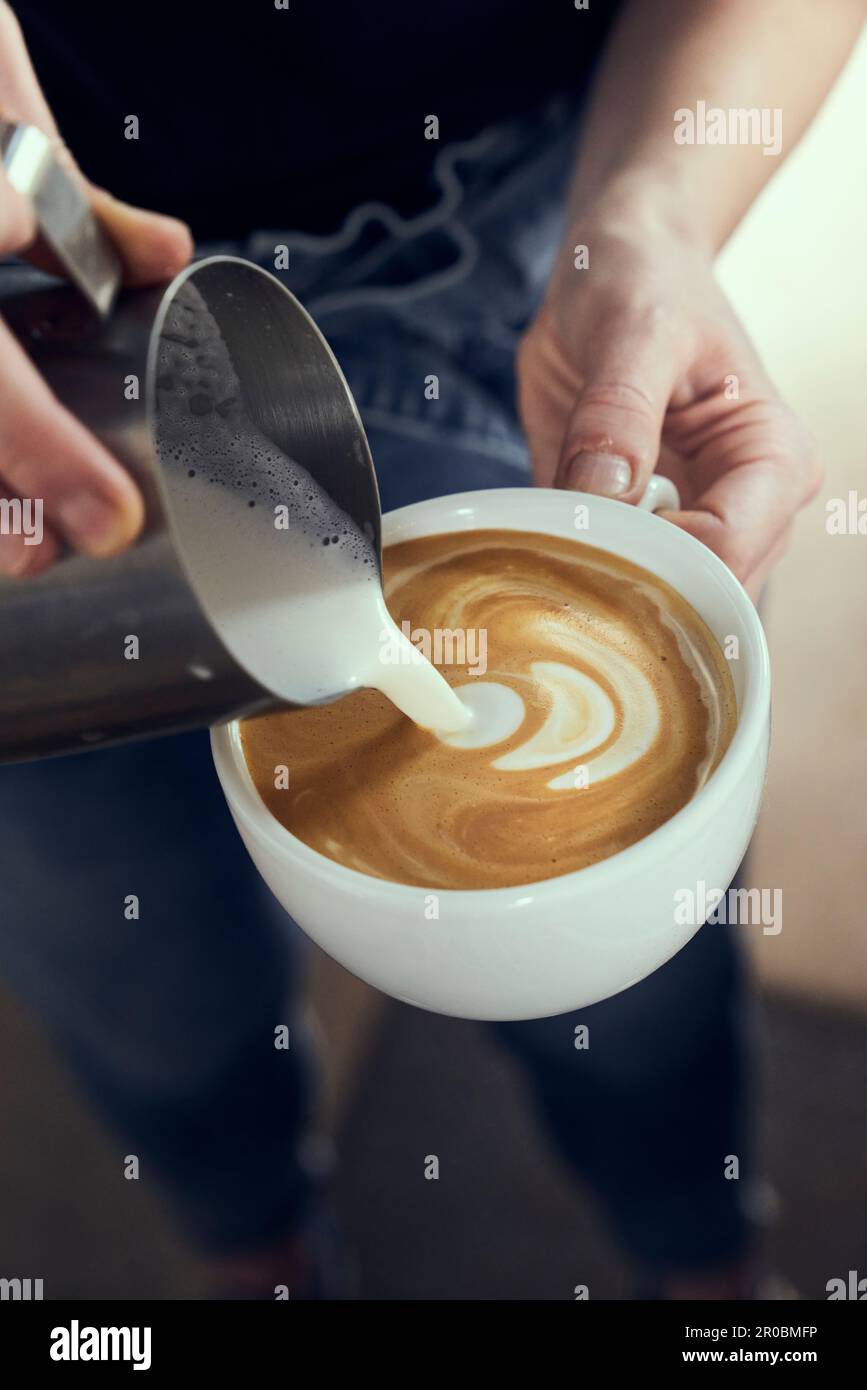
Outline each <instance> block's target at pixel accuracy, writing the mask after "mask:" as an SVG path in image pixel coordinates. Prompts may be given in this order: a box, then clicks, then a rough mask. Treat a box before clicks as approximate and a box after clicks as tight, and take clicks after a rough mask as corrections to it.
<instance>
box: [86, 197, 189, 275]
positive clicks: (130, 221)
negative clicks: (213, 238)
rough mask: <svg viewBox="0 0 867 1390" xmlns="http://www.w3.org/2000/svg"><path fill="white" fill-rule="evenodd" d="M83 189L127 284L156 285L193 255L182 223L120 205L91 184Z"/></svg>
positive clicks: (172, 273)
mask: <svg viewBox="0 0 867 1390" xmlns="http://www.w3.org/2000/svg"><path fill="white" fill-rule="evenodd" d="M87 187H88V191H89V195H90V202H91V206H92V208H93V210H94V213H95V214H96V216H97V217H98V218H99V220H100V222H101V223H102V225H103V226H104V227H105V230H106V231H107V232H108V234H109V236H110V237H111V239H112V241H113V242H114V244H115V246H116V247H117V249H118V251H119V252H120V255H121V257H122V259H123V263H124V272H125V274H124V280H125V283H126V284H127V285H153V284H159V283H160V281H161V280H171V279H172V278H173V277H174V276H175V275H177V273H178V271H179V270H182V269H183V268H184V266H185V265H186V264H187V262H188V261H189V260H190V258H191V256H192V254H193V238H192V234H191V232H190V229H189V227H188V226H187V225H186V223H184V222H181V221H179V220H178V219H177V218H176V217H167V216H165V215H164V214H163V213H160V212H149V211H148V210H146V209H145V208H137V207H132V206H131V204H129V203H122V202H120V201H119V200H118V199H117V198H113V197H112V195H111V194H110V193H107V192H106V191H105V189H104V188H97V187H96V186H95V185H94V184H91V183H88V185H87Z"/></svg>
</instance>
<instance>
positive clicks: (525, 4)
mask: <svg viewBox="0 0 867 1390" xmlns="http://www.w3.org/2000/svg"><path fill="white" fill-rule="evenodd" d="M13 3H14V8H15V10H16V12H17V14H18V17H19V19H20V21H21V24H22V28H23V30H24V33H25V37H26V39H27V43H28V46H29V49H30V53H31V57H32V59H33V63H34V67H35V68H36V72H37V74H38V76H39V79H40V81H41V83H42V85H43V88H44V90H45V93H46V96H47V98H48V101H49V103H50V105H51V107H52V109H53V111H54V114H55V116H56V118H57V121H58V124H59V126H60V129H61V131H62V133H63V136H64V138H65V140H66V142H67V144H68V145H69V146H70V148H71V149H72V150H73V151H74V153H75V155H76V157H77V158H78V161H79V163H80V164H81V166H82V168H83V169H84V170H85V172H86V173H87V174H88V175H89V176H90V177H91V178H92V179H94V180H95V181H96V182H97V183H99V184H102V185H103V186H105V187H106V188H108V189H110V191H111V192H113V193H114V194H115V195H116V196H118V197H121V198H125V199H127V200H128V201H130V202H136V203H140V204H143V205H145V206H149V207H154V208H157V209H159V210H161V211H165V212H172V213H175V214H176V215H177V216H180V217H183V218H185V219H186V220H187V221H189V222H190V224H191V225H192V227H193V230H194V232H195V234H196V235H197V237H199V238H204V237H215V236H216V237H219V236H242V235H244V234H246V233H247V232H249V231H250V230H252V229H253V228H255V227H264V228H272V227H273V228H280V227H294V228H300V229H302V230H307V231H320V232H321V231H331V230H334V229H335V228H336V227H337V226H338V225H339V223H340V221H341V219H342V218H343V217H344V216H345V214H346V213H347V212H348V211H349V209H350V208H352V207H353V206H354V205H355V204H357V203H359V202H363V201H365V200H367V199H371V198H382V199H385V200H388V201H390V202H391V203H392V204H393V205H395V206H396V207H397V209H398V210H399V211H401V212H404V213H408V212H413V211H417V210H419V208H421V207H423V206H426V205H427V203H428V202H429V201H431V199H432V197H433V189H432V187H431V182H430V177H429V173H430V165H431V162H432V160H433V158H434V157H435V155H436V153H437V151H438V150H440V149H442V147H443V145H444V144H446V143H447V142H449V141H451V140H455V139H462V138H465V137H466V136H468V135H472V134H474V133H475V132H476V131H479V130H482V129H484V127H485V126H487V125H489V124H491V123H493V122H496V121H499V120H502V119H504V118H506V117H508V116H512V115H517V114H519V113H521V112H522V111H526V110H529V109H531V108H532V107H534V106H536V105H538V104H539V103H540V102H541V101H542V100H544V98H545V97H547V96H549V95H553V94H554V93H559V92H564V91H572V92H577V91H578V90H579V89H580V88H581V87H582V86H583V84H584V82H585V81H586V76H587V73H588V72H589V70H590V68H591V67H592V65H593V63H594V61H595V59H596V57H597V56H598V53H599V50H600V48H601V46H602V43H603V41H604V38H605V36H606V33H607V31H608V29H609V28H610V23H611V20H612V18H613V15H614V13H615V11H616V9H617V6H616V4H614V3H611V2H609V3H607V4H606V3H604V2H603V0H594V3H593V4H591V7H590V9H589V10H577V9H576V8H575V6H574V2H573V0H430V3H421V0H414V2H413V0H365V3H351V0H335V3H329V0H289V8H288V9H286V10H283V9H277V8H276V7H275V5H274V3H273V0H244V3H239V0H214V3H209V4H202V3H199V4H193V3H191V0H174V3H168V0H144V3H143V4H122V3H120V2H119V0H113V2H112V3H105V4H94V3H88V0H75V3H72V0H13ZM429 115H435V116H437V117H438V118H439V136H440V138H439V140H438V141H437V140H428V139H426V138H425V117H427V116H429ZM128 116H136V117H138V121H139V138H138V139H137V140H130V139H126V138H125V135H124V130H125V120H126V118H127V117H128Z"/></svg>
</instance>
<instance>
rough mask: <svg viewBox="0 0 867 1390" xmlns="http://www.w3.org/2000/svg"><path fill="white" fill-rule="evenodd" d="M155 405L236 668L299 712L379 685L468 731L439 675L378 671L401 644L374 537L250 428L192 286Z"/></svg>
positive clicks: (172, 495) (193, 548)
mask: <svg viewBox="0 0 867 1390" xmlns="http://www.w3.org/2000/svg"><path fill="white" fill-rule="evenodd" d="M156 396H157V401H156V404H157V413H156V431H155V432H156V437H157V448H158V453H159V458H160V462H161V464H162V472H163V479H164V483H165V487H166V491H167V494H168V499H169V510H170V514H171V520H172V522H173V525H174V528H175V531H176V534H177V537H178V540H179V545H180V550H181V554H182V556H183V559H184V562H185V564H186V566H187V569H188V571H189V574H190V577H191V579H192V581H193V585H194V588H195V590H196V593H197V596H198V598H199V600H200V601H201V602H202V604H203V606H204V607H205V609H206V610H207V612H208V615H209V617H210V619H211V622H212V623H213V625H214V627H215V628H216V630H217V632H218V633H219V636H220V637H221V639H222V641H223V642H224V644H225V645H226V647H227V648H228V649H229V651H230V652H231V653H232V655H233V656H234V657H235V659H236V660H237V661H238V662H239V663H240V664H241V665H242V666H243V667H245V668H246V669H247V670H248V671H249V672H250V673H251V674H252V675H253V676H254V677H255V678H256V679H257V680H258V681H259V682H260V683H261V684H262V685H264V686H266V687H267V688H268V689H269V690H271V691H273V692H274V693H275V694H276V695H278V696H280V697H282V698H283V699H286V700H289V701H292V702H293V703H296V704H304V705H308V704H318V703H321V702H323V701H326V700H328V699H331V698H334V697H335V696H336V695H338V694H342V693H344V692H345V691H348V690H352V689H354V688H356V687H359V686H373V687H375V688H377V689H382V690H384V691H385V693H386V694H388V696H389V698H390V699H392V700H393V701H394V703H395V704H397V705H398V706H399V708H401V709H402V710H403V711H404V712H405V713H407V714H409V715H410V717H411V718H414V719H415V720H416V722H418V723H420V724H423V725H425V726H426V727H430V728H442V729H446V728H451V729H456V728H459V727H462V726H463V725H464V724H466V722H467V720H468V719H469V717H470V716H469V714H468V712H467V711H466V710H465V709H464V707H463V705H462V704H461V702H460V700H458V698H457V696H455V695H454V694H453V693H452V691H451V689H450V687H449V686H448V684H447V682H446V681H445V680H444V679H443V677H442V676H441V675H440V674H439V672H438V671H437V670H436V669H435V668H434V667H433V666H427V663H425V665H426V667H427V669H423V668H419V667H417V668H416V672H417V674H415V675H411V676H410V677H409V678H408V679H406V678H403V677H401V676H400V675H399V674H398V675H395V674H393V673H389V672H388V671H387V670H386V668H384V667H383V666H382V665H381V663H380V661H379V652H380V647H381V640H380V638H381V633H382V630H383V628H387V627H391V628H394V631H395V633H396V634H397V640H398V641H399V642H403V641H406V639H405V638H404V637H403V636H402V634H401V633H400V632H399V630H398V629H397V628H395V627H394V624H393V623H392V620H391V618H390V616H389V614H388V610H387V609H386V607H385V601H384V599H383V596H382V589H381V584H380V576H379V566H378V563H377V555H376V551H375V548H374V544H373V535H372V531H371V533H370V534H365V532H364V531H362V530H361V529H360V528H359V527H358V526H357V525H356V523H355V522H354V521H353V520H352V518H351V517H349V516H347V515H346V513H345V512H343V511H342V510H341V509H340V508H339V507H338V505H337V504H336V503H335V502H334V501H333V499H332V498H331V497H330V496H329V495H328V494H327V493H326V492H325V491H324V490H323V489H322V488H321V487H319V485H318V484H317V482H316V481H315V479H314V478H313V477H311V475H310V473H309V472H308V471H307V470H306V469H305V468H303V467H302V466H301V464H300V463H298V462H297V461H296V460H295V459H293V458H290V457H289V456H288V455H287V454H286V453H284V452H283V451H282V450H281V449H280V448H278V447H277V445H276V444H274V443H273V442H272V441H271V440H270V439H268V438H267V436H266V435H264V434H263V433H262V431H261V430H260V429H259V428H258V426H257V425H256V424H255V423H254V421H253V420H252V419H251V417H250V416H249V415H248V413H247V410H246V408H245V405H244V400H243V395H242V391H241V384H240V382H239V380H238V376H237V373H236V372H235V369H234V366H233V363H232V360H231V357H230V355H229V351H228V348H227V346H226V343H225V342H224V340H223V337H222V335H221V333H220V329H219V327H218V324H217V322H216V320H215V318H214V316H213V315H212V314H211V312H210V310H209V309H208V306H207V304H206V302H205V300H204V298H203V297H202V295H201V293H200V292H199V290H198V289H197V288H196V286H195V285H194V284H193V282H192V281H191V280H187V281H186V282H185V284H184V285H183V286H182V287H181V289H180V291H179V292H178V294H177V295H176V297H175V299H174V301H173V302H172V304H171V306H170V307H169V310H168V313H167V315H166V320H165V324H164V327H163V332H162V335H161V339H160V347H159V357H158V364H157V377H156ZM386 687H388V688H387V689H386Z"/></svg>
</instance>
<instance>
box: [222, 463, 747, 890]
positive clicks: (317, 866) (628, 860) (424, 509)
mask: <svg viewBox="0 0 867 1390" xmlns="http://www.w3.org/2000/svg"><path fill="white" fill-rule="evenodd" d="M552 495H554V496H560V497H563V498H568V499H569V505H570V507H572V508H574V506H575V505H576V502H578V501H582V500H583V501H586V502H587V503H588V504H590V505H592V506H593V507H594V508H597V507H599V508H602V509H603V511H605V510H609V509H615V508H616V509H618V511H621V510H624V509H625V508H626V504H624V503H623V502H618V501H616V500H615V499H612V498H606V497H597V496H595V495H591V494H586V493H578V492H566V491H564V490H562V489H554V488H539V489H536V488H522V487H517V488H485V489H477V490H475V491H471V492H463V493H448V494H446V495H445V496H442V497H434V498H428V499H425V500H424V501H421V502H412V503H410V504H409V505H407V506H405V507H399V508H396V509H395V510H394V511H391V512H387V513H386V514H385V515H384V517H383V543H384V544H389V543H391V541H392V540H393V539H395V538H394V537H393V536H392V535H391V534H390V532H392V531H394V530H395V529H400V530H401V531H402V532H405V534H403V535H402V536H401V539H407V538H408V537H409V535H413V534H414V535H437V534H439V531H437V530H430V529H429V528H428V526H427V525H426V524H425V522H424V521H423V522H422V525H421V526H419V527H418V528H415V527H414V526H413V525H412V523H413V522H415V521H416V519H417V518H420V517H421V516H422V515H423V516H424V518H425V519H426V520H427V519H429V518H430V514H431V511H432V510H434V509H435V508H437V507H438V508H439V509H440V510H442V511H443V513H444V514H446V513H450V514H452V515H454V514H455V513H456V512H458V511H459V509H460V508H461V507H467V508H470V507H472V508H475V507H477V506H478V505H479V502H480V499H485V500H486V501H490V502H495V503H496V502H508V501H510V500H514V501H520V502H521V503H522V507H523V508H524V509H525V514H523V515H522V517H521V522H520V526H516V527H514V528H509V527H504V524H503V523H502V522H501V521H500V522H492V523H490V524H489V525H486V524H485V523H484V521H483V520H474V521H473V524H472V529H474V530H501V529H515V530H526V531H528V532H530V533H532V532H533V531H536V532H537V533H538V534H541V535H552V534H554V533H553V532H552V531H551V530H550V528H548V527H545V526H542V525H534V524H533V517H532V516H531V515H530V511H531V509H532V507H533V506H534V505H537V504H534V503H533V502H531V501H530V498H534V497H535V498H545V499H546V501H545V503H544V507H546V508H547V507H549V506H550V502H549V501H548V500H547V499H549V498H550V497H551V496H552ZM528 503H529V505H527V504H528ZM628 510H629V512H630V513H631V514H632V516H633V518H635V519H634V520H633V521H632V522H630V525H633V526H635V525H639V526H667V527H668V528H670V530H671V532H672V534H673V537H674V536H676V537H677V539H676V540H675V541H674V543H675V544H676V545H683V546H684V547H686V553H690V552H691V553H692V554H693V555H694V556H695V557H696V558H698V559H701V562H702V563H703V564H704V565H705V566H707V567H709V568H710V570H711V571H712V573H713V574H714V576H715V578H716V580H717V582H718V583H719V584H720V585H721V587H722V589H723V591H724V592H725V593H726V594H727V596H728V597H729V598H730V599H731V600H732V602H733V603H734V605H735V606H736V608H737V611H738V616H739V619H740V622H741V624H742V626H743V628H744V631H745V632H746V634H747V635H748V637H749V639H750V640H751V645H752V647H753V648H754V651H753V655H752V659H751V662H750V665H749V666H748V667H747V668H746V678H745V683H744V691H743V699H742V702H741V707H740V709H739V711H738V721H737V727H736V729H735V732H734V735H733V737H732V740H731V743H730V744H729V746H728V748H727V749H726V751H725V753H724V754H723V756H722V758H721V759H720V762H719V763H718V765H717V767H716V768H714V770H713V772H712V773H711V775H710V777H709V778H708V780H707V781H706V782H705V784H704V785H703V786H702V787H700V788H699V790H698V791H697V792H696V793H695V794H694V796H692V797H691V798H690V800H689V801H687V802H686V804H685V805H684V806H682V807H681V808H680V810H679V811H676V812H675V813H674V815H673V816H670V817H669V818H668V820H666V821H663V823H662V824H661V825H659V826H657V827H656V829H655V830H652V831H650V833H649V834H647V835H644V836H642V837H641V839H639V840H636V841H635V842H634V843H633V844H631V845H627V846H626V848H625V849H621V850H618V851H617V852H616V853H615V854H612V855H609V856H608V857H607V858H606V859H600V860H598V861H597V862H596V863H595V864H588V865H586V866H585V867H584V868H582V869H573V870H572V871H571V872H570V873H566V874H560V875H558V876H557V877H556V878H545V879H538V880H536V881H535V882H531V883H525V884H511V885H509V886H508V887H505V888H503V887H499V888H433V887H430V886H425V885H422V884H409V883H396V882H394V881H393V880H391V879H384V878H377V877H376V876H374V875H373V874H365V873H362V872H361V871H360V870H358V869H351V868H348V867H347V866H346V865H345V864H340V863H338V862H337V861H336V860H333V859H329V858H328V857H327V856H326V855H324V854H320V853H319V851H318V850H315V849H312V848H311V846H310V845H307V844H305V842H304V841H303V840H300V839H298V837H297V836H295V835H293V834H292V832H291V830H287V829H286V827H285V826H284V825H281V823H280V822H279V821H278V820H277V819H276V818H275V817H274V816H272V814H271V812H270V811H269V810H268V809H267V807H266V806H265V803H264V802H263V801H262V800H261V798H260V796H259V793H258V791H257V790H256V787H255V784H254V782H253V779H252V777H251V775H250V770H249V768H248V767H247V762H246V759H245V758H244V753H243V749H242V746H241V737H240V728H239V725H240V719H234V720H231V721H230V722H229V723H226V724H221V725H218V726H216V727H214V728H213V729H212V730H211V748H212V753H213V757H214V763H215V765H216V769H217V774H218V776H219V779H220V783H221V785H222V787H223V789H224V791H226V795H227V799H228V801H229V805H230V807H231V809H232V813H233V815H235V816H236V818H239V819H240V820H241V822H242V823H243V825H244V828H245V829H246V830H247V832H248V833H249V834H250V835H251V836H254V837H255V838H256V839H257V840H258V841H262V840H264V841H265V842H266V843H267V845H268V847H269V848H270V849H271V851H272V852H274V853H275V854H276V855H277V856H278V857H279V858H280V859H281V860H283V861H284V863H287V864H289V865H291V864H293V863H294V864H297V865H298V867H299V869H302V870H303V871H305V873H306V874H307V876H308V878H309V877H311V876H312V877H314V878H318V879H320V880H322V881H327V882H329V884H330V886H332V887H333V886H338V887H340V886H341V885H342V886H343V887H344V888H345V889H346V891H347V892H349V893H351V894H353V895H354V896H356V897H358V896H359V895H361V896H364V897H374V896H375V897H376V898H377V899H378V900H379V901H382V899H383V896H385V897H386V898H387V899H388V900H389V901H390V903H391V904H392V905H394V906H396V907H399V906H400V904H401V902H402V901H404V902H407V903H408V902H409V900H410V895H412V898H413V899H415V900H417V897H418V894H419V893H436V895H437V896H438V897H439V898H444V899H446V900H447V901H448V902H449V903H450V904H451V905H452V906H453V907H456V908H460V907H468V906H470V905H473V904H474V905H475V906H476V908H477V909H478V907H479V906H480V905H481V904H482V902H484V903H485V904H491V905H493V906H494V907H495V908H496V910H497V911H501V910H504V909H508V908H509V907H522V906H524V905H526V904H527V902H528V901H535V897H536V895H538V894H540V893H542V894H544V895H545V896H546V897H561V896H571V897H574V896H575V895H576V893H583V892H584V891H585V890H586V891H588V892H589V891H594V890H595V889H596V888H597V887H598V886H599V884H600V881H601V880H604V879H605V878H606V877H610V876H611V875H612V874H614V875H616V877H617V879H618V880H622V879H623V877H624V876H627V875H628V876H630V877H631V876H632V875H633V874H637V873H640V872H642V871H644V870H645V869H646V868H647V867H649V861H657V860H658V859H659V858H660V857H661V854H662V853H664V849H665V846H666V844H667V842H669V841H671V840H672V838H673V837H675V836H677V834H678V832H679V830H680V827H681V826H682V825H683V824H684V822H685V820H686V819H687V818H689V819H691V820H692V821H693V823H695V822H696V821H697V820H700V821H702V822H706V821H708V820H709V819H710V818H711V817H712V816H713V814H714V811H715V809H716V806H717V805H718V803H719V802H721V801H723V800H724V799H725V798H726V796H727V795H728V789H729V788H730V787H731V786H733V785H736V784H737V783H738V782H739V781H740V780H741V777H742V775H743V774H744V773H745V772H746V771H747V770H748V768H749V766H750V764H751V763H752V761H753V759H754V757H755V754H756V750H757V747H758V746H759V745H760V744H761V743H762V741H763V740H764V738H765V737H766V727H767V720H768V714H769V710H770V656H769V653H768V645H767V640H766V638H765V633H764V629H763V627H762V624H761V620H760V618H759V615H758V612H757V611H756V608H755V606H754V604H753V602H752V600H751V599H750V597H749V595H748V594H747V592H746V590H745V589H744V588H743V585H742V584H741V583H740V581H739V580H738V579H736V578H735V576H734V575H733V574H732V572H731V570H730V569H729V568H728V566H727V565H725V564H724V563H723V561H722V560H720V558H719V556H717V555H715V554H714V552H713V551H712V550H710V549H709V548H708V547H707V546H706V545H704V544H703V543H702V542H701V541H699V540H697V539H696V538H695V537H694V536H691V535H690V534H689V533H688V532H686V531H683V530H681V529H680V528H679V527H676V526H674V525H672V523H671V522H668V521H665V520H663V519H662V518H661V517H658V516H655V515H654V514H653V513H652V512H648V511H642V510H640V509H638V508H635V507H629V508H628ZM408 524H409V530H408V531H407V525H408ZM582 539H583V538H582ZM587 543H589V544H593V541H592V540H591V539H590V538H589V537H588V538H587ZM599 548H600V549H603V550H604V549H605V548H606V547H605V546H604V545H600V546H599ZM637 563H639V564H642V565H643V567H644V568H647V569H650V571H651V573H653V570H652V568H651V566H650V565H647V564H645V563H644V561H643V560H640V561H637ZM684 597H685V598H687V601H688V602H691V600H690V599H689V598H688V596H687V595H684ZM229 789H231V791H229ZM528 895H530V896H529V897H528Z"/></svg>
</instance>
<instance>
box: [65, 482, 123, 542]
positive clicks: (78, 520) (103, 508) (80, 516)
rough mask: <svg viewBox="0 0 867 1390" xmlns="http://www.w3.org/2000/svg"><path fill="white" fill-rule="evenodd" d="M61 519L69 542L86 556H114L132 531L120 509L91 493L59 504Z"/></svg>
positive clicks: (78, 495) (66, 499)
mask: <svg viewBox="0 0 867 1390" xmlns="http://www.w3.org/2000/svg"><path fill="white" fill-rule="evenodd" d="M57 515H58V518H59V520H60V525H61V527H62V529H63V532H64V534H65V536H66V538H67V540H68V541H69V542H70V544H71V545H73V546H74V547H75V549H76V550H81V551H83V552H84V553H85V555H110V554H111V553H112V552H113V551H114V550H116V549H118V547H119V546H120V545H121V543H122V541H123V539H124V537H125V536H126V534H127V530H128V527H127V525H126V523H125V521H124V518H123V516H122V515H121V513H120V512H119V511H118V509H117V508H116V507H112V506H110V505H109V503H108V502H106V501H105V499H104V498H102V497H97V496H95V495H94V494H92V493H88V492H77V493H76V494H75V495H74V496H73V497H65V498H64V499H63V500H62V501H61V502H59V503H58V506H57Z"/></svg>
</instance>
